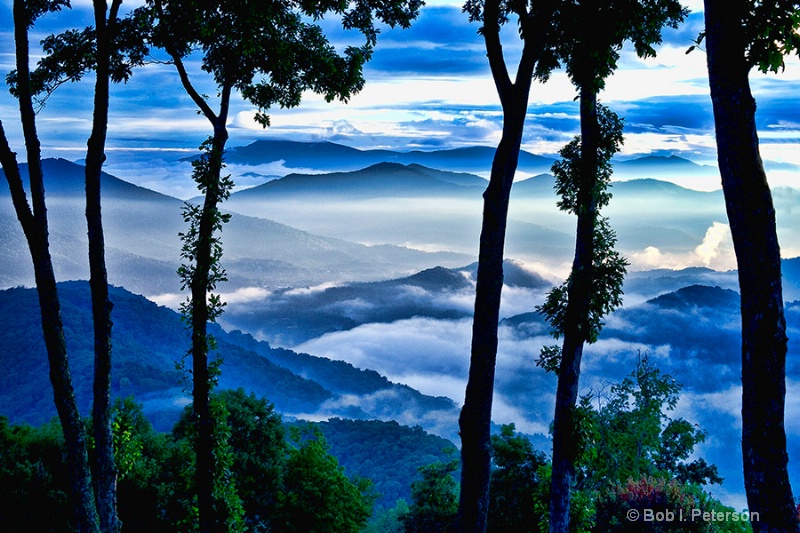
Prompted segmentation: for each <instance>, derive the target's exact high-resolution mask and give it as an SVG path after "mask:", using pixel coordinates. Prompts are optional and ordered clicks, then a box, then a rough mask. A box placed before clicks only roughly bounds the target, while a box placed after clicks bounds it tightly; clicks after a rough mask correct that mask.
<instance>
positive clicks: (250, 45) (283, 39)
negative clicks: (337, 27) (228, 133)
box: [148, 0, 422, 127]
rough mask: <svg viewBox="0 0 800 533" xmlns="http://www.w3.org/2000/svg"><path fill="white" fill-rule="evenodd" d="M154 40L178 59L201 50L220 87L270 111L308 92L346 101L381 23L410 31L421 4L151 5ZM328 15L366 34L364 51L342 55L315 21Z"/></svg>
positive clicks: (360, 82) (159, 1)
mask: <svg viewBox="0 0 800 533" xmlns="http://www.w3.org/2000/svg"><path fill="white" fill-rule="evenodd" d="M148 6H149V12H150V15H151V16H152V17H153V35H152V38H153V42H154V44H156V45H157V46H159V47H161V48H164V49H166V50H167V51H168V52H169V53H170V55H172V56H173V57H181V58H182V57H186V56H188V55H189V54H191V53H192V52H194V51H195V50H197V51H198V52H200V53H202V69H203V70H204V71H205V72H208V73H210V74H211V75H212V76H213V78H214V81H215V82H216V84H217V86H218V87H230V88H233V89H236V90H238V91H239V92H240V93H241V95H242V96H243V97H244V99H245V100H247V101H249V102H250V103H252V104H254V105H255V106H256V107H257V108H258V113H257V115H256V119H257V120H258V121H259V122H260V123H261V124H262V125H263V126H265V127H266V126H268V125H269V117H268V116H267V115H266V114H265V112H266V110H268V109H270V108H271V107H273V106H275V105H279V106H280V107H282V108H291V107H296V106H298V105H299V104H300V100H301V97H302V93H303V92H304V91H309V90H310V91H313V92H315V93H318V94H321V95H323V96H324V97H325V99H326V100H327V101H333V100H335V99H339V100H341V101H347V100H349V98H350V97H351V96H352V95H353V94H354V93H356V92H358V91H360V90H361V88H362V87H363V86H364V79H363V76H362V67H363V65H364V63H365V62H366V61H368V60H369V59H370V58H371V55H372V49H373V47H374V46H375V44H376V42H377V36H378V33H379V31H380V30H379V28H377V27H376V24H377V22H382V23H384V24H387V25H389V26H390V27H395V26H400V27H402V28H407V27H409V26H410V24H411V21H412V20H413V19H414V18H416V16H417V15H418V12H419V8H420V7H421V6H422V0H360V1H357V2H347V1H343V0H321V1H311V0H299V1H298V0H292V1H288V2H287V1H283V0H266V1H260V2H249V1H246V0H222V1H219V2H205V1H191V0H148ZM325 16H334V17H337V18H339V19H341V24H342V27H343V28H344V29H345V30H354V31H357V32H359V33H360V34H361V35H362V36H363V39H364V42H363V44H362V45H361V46H347V47H346V48H345V49H344V50H343V51H341V52H340V51H339V50H337V49H336V48H335V47H334V45H333V44H331V43H330V41H329V40H328V38H327V37H326V36H325V34H324V33H323V30H322V28H321V27H320V26H319V25H318V24H316V22H317V21H319V20H320V19H322V18H324V17H325Z"/></svg>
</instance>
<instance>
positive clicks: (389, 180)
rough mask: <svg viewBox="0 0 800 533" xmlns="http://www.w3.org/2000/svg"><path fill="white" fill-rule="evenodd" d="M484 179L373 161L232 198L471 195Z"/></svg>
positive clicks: (290, 178) (290, 179) (261, 187)
mask: <svg viewBox="0 0 800 533" xmlns="http://www.w3.org/2000/svg"><path fill="white" fill-rule="evenodd" d="M486 183H487V182H486V180H484V179H482V178H480V177H478V176H475V175H473V174H466V173H455V172H445V171H441V170H435V169H431V168H427V167H424V166H422V165H418V164H410V165H403V164H401V163H387V162H383V163H376V164H374V165H371V166H369V167H366V168H362V169H359V170H355V171H351V172H333V173H328V174H297V173H294V174H289V175H287V176H285V177H283V178H280V179H275V180H271V181H268V182H267V183H264V184H263V185H259V186H256V187H252V188H250V189H245V190H243V191H240V192H237V193H234V197H235V199H237V200H238V199H245V200H252V199H254V198H258V197H264V198H280V197H288V198H291V199H298V198H302V197H305V196H319V197H326V196H330V195H335V196H336V197H337V198H343V197H346V198H349V199H368V198H374V197H405V196H418V195H453V196H462V195H465V194H466V195H471V196H475V195H478V194H480V193H481V192H483V189H485V188H486Z"/></svg>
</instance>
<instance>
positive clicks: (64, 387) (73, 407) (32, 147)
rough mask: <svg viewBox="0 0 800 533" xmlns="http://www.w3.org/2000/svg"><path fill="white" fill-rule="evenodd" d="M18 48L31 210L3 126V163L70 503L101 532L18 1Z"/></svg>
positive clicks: (86, 526) (25, 14) (84, 528)
mask: <svg viewBox="0 0 800 533" xmlns="http://www.w3.org/2000/svg"><path fill="white" fill-rule="evenodd" d="M13 10H14V45H15V48H16V66H17V74H18V76H17V78H18V79H17V83H18V85H17V90H18V99H19V108H20V119H21V122H22V129H23V135H24V137H25V146H26V151H27V156H28V176H29V183H30V194H31V204H32V206H33V208H32V210H31V206H30V205H29V204H28V200H27V196H26V193H25V189H24V186H23V182H22V176H21V174H20V171H19V166H18V164H17V159H16V154H15V153H14V152H13V151H12V150H11V148H10V145H9V143H8V139H7V137H6V135H5V131H4V129H3V128H2V124H1V123H0V161H1V162H2V165H3V170H4V172H5V175H6V180H7V181H8V185H9V189H10V191H11V196H12V201H13V203H14V208H15V211H16V213H17V218H18V219H19V221H20V224H21V226H22V230H23V232H24V234H25V238H26V240H27V242H28V248H29V251H30V254H31V260H32V261H33V269H34V278H35V280H36V291H37V294H38V297H39V307H40V312H41V320H42V332H43V334H44V341H45V348H46V351H47V358H48V363H49V366H50V382H51V384H52V386H53V398H54V401H55V405H56V412H57V413H58V417H59V421H60V422H61V428H62V431H63V433H64V441H65V444H66V447H67V469H68V473H69V484H70V499H71V501H72V504H73V509H74V513H75V524H76V528H77V530H78V531H79V532H81V533H83V532H98V531H99V524H98V517H97V509H96V507H95V501H94V494H93V491H92V479H91V472H90V469H89V457H88V453H87V446H86V433H85V430H84V427H83V422H82V421H81V417H80V413H79V411H78V405H77V402H76V400H75V392H74V390H73V387H72V377H71V375H70V371H69V361H68V359H67V346H66V341H65V339H64V326H63V322H62V320H61V305H60V301H59V298H58V289H57V286H56V279H55V273H54V271H53V263H52V259H51V257H50V244H49V236H48V227H47V208H46V205H45V195H44V177H43V173H42V164H41V148H40V144H39V138H38V134H37V132H36V114H35V112H34V109H33V99H32V94H31V89H30V83H29V80H30V69H29V56H28V50H29V43H28V24H29V23H30V22H31V21H30V13H29V11H28V6H27V4H26V3H25V2H24V1H23V0H15V2H14V8H13Z"/></svg>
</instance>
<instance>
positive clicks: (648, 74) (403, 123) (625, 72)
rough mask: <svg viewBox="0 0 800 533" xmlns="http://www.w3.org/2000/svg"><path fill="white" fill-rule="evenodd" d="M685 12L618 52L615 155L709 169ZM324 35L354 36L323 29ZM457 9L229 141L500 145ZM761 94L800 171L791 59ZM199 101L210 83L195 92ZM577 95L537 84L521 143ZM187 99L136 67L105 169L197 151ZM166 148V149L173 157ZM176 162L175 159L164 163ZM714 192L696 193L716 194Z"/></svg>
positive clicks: (565, 87) (564, 124)
mask: <svg viewBox="0 0 800 533" xmlns="http://www.w3.org/2000/svg"><path fill="white" fill-rule="evenodd" d="M0 2H1V3H0V46H1V47H2V48H0V70H2V71H3V72H7V71H8V70H9V69H10V68H11V67H12V59H13V55H12V54H13V49H12V46H11V45H12V42H11V34H10V27H9V25H10V19H11V16H10V3H11V0H0ZM73 4H74V8H73V12H72V13H66V14H56V15H50V16H49V17H48V18H46V19H45V20H43V21H42V23H41V24H40V25H39V26H37V27H36V28H35V29H34V32H35V34H34V37H33V38H32V41H33V42H36V41H38V40H39V39H40V38H41V37H43V36H44V35H46V34H48V33H52V32H55V31H57V30H59V28H61V27H65V26H67V25H70V24H73V25H81V24H85V23H87V22H88V21H89V20H90V12H89V2H88V1H87V0H79V1H77V2H74V3H73ZM686 5H687V6H688V7H689V8H690V9H691V10H692V14H691V15H690V17H689V19H688V20H687V22H686V23H685V24H684V25H683V26H682V27H681V28H680V29H678V30H667V31H666V32H665V35H664V37H665V39H664V43H663V45H662V46H661V47H660V49H659V54H658V57H657V58H654V59H648V60H646V61H642V60H640V59H639V58H637V57H636V56H635V54H633V53H632V51H631V50H628V49H624V50H623V53H622V57H621V60H620V62H619V70H618V71H617V73H616V74H615V75H614V76H612V77H611V78H610V79H609V80H608V83H607V88H606V90H605V92H604V93H603V94H602V95H601V99H602V101H603V102H604V103H606V104H607V105H609V106H610V107H611V108H612V109H614V110H615V111H617V112H618V113H619V114H620V115H622V116H624V117H625V119H626V143H625V147H624V150H623V156H626V157H633V156H639V155H646V154H661V155H670V154H676V155H681V156H684V157H687V158H690V159H692V160H694V161H696V162H699V163H706V164H714V162H715V159H716V156H715V147H714V139H713V121H712V117H711V103H710V98H709V97H708V87H707V80H706V70H705V69H706V67H705V56H704V53H703V52H702V51H700V50H696V51H694V52H692V53H690V54H688V55H687V54H686V50H687V49H688V47H689V46H690V45H691V44H692V43H691V41H692V39H694V38H695V37H696V36H697V35H698V33H699V31H700V30H701V29H702V12H701V9H702V1H698V0H692V1H688V2H686ZM323 25H324V26H325V27H326V28H327V30H328V34H329V35H330V36H331V38H332V40H333V41H334V42H335V43H337V44H339V45H342V44H344V43H347V42H350V41H352V40H353V38H354V36H353V35H349V34H347V33H345V32H343V31H341V30H339V29H337V27H336V25H335V21H329V22H324V23H323ZM477 29H478V28H477V25H476V24H471V23H469V22H468V20H467V16H466V15H465V14H463V13H462V12H461V8H460V2H450V1H448V0H432V1H429V2H428V4H427V5H426V6H425V7H424V8H423V9H422V11H421V14H420V17H419V19H418V20H417V21H416V23H415V24H414V25H413V27H412V28H411V29H409V30H391V29H388V28H387V29H385V30H384V31H383V32H382V33H381V35H380V37H379V42H378V48H377V51H376V53H375V56H374V59H373V60H372V62H371V63H370V64H369V66H368V67H367V69H366V71H365V75H366V79H367V85H366V87H365V88H364V90H363V91H362V92H361V93H360V94H358V95H356V96H355V97H353V98H352V100H351V101H350V102H349V103H347V104H341V103H332V104H329V103H326V102H324V100H323V99H322V98H321V97H319V96H316V95H313V94H308V95H306V97H305V98H304V100H303V103H302V104H301V106H300V107H299V108H295V109H290V110H282V109H274V110H272V111H271V112H270V115H271V118H272V127H271V128H269V129H268V130H266V131H265V130H263V129H262V128H261V127H260V126H258V125H257V124H255V123H254V122H253V121H252V118H251V117H252V114H253V111H254V110H253V109H252V106H250V105H248V104H247V103H246V102H243V101H241V100H237V101H236V102H235V105H234V110H233V113H232V119H231V123H230V133H231V140H230V145H232V146H235V145H243V144H247V143H249V142H252V141H253V140H255V139H259V138H287V139H296V140H321V139H326V140H331V141H335V142H340V143H343V144H347V145H350V146H355V147H359V148H373V147H380V148H391V149H397V150H409V149H435V148H448V147H457V146H465V145H476V144H478V145H486V146H496V144H497V142H498V140H499V137H500V131H501V127H502V114H501V112H500V109H499V105H498V98H497V94H496V92H495V89H494V85H493V82H492V80H491V76H490V74H489V70H488V66H487V64H486V58H485V51H484V47H483V41H482V39H481V38H480V36H479V35H478V34H477ZM504 45H505V50H506V52H507V54H508V56H509V65H510V68H511V69H513V67H514V65H515V57H514V56H515V54H516V53H517V52H518V50H519V47H520V44H519V39H518V38H517V34H516V28H515V27H514V26H513V25H510V27H509V28H507V31H506V32H505V34H504ZM91 82H92V80H91V78H87V79H86V80H85V81H83V82H81V83H79V84H74V85H71V86H65V87H62V88H60V89H59V91H58V92H57V94H55V95H54V96H53V97H51V99H50V101H49V102H48V105H47V107H46V108H45V109H44V110H43V111H42V112H41V114H40V118H39V120H40V121H39V128H40V132H41V136H42V140H43V144H44V147H45V151H46V155H48V156H62V157H66V158H68V159H78V158H80V157H81V152H82V151H83V150H84V146H85V139H86V137H87V134H88V131H89V120H90V104H91V99H90V96H91V90H92V83H91ZM752 82H753V89H754V93H755V95H756V97H757V99H758V105H759V107H758V109H759V112H758V113H759V114H758V125H759V130H760V136H761V142H762V155H763V157H764V159H766V160H770V161H778V162H784V163H791V164H795V165H800V150H798V143H797V141H798V139H800V131H798V130H800V116H798V114H799V113H800V111H798V109H800V106H798V105H797V97H796V95H797V94H799V91H798V89H800V87H798V85H800V62H798V61H797V60H794V59H792V60H790V61H789V63H788V65H787V69H786V71H785V72H783V73H782V74H780V75H778V76H775V75H771V76H764V75H760V74H757V73H754V74H753V76H752ZM199 84H200V85H201V86H202V87H203V88H204V90H205V92H207V93H208V94H212V95H213V94H214V87H213V86H212V85H209V84H208V83H207V82H206V83H199ZM574 96H575V89H574V87H573V86H572V85H571V83H570V82H569V80H568V78H567V76H566V75H565V74H564V73H563V72H556V73H555V74H554V75H553V76H552V78H551V80H550V81H549V82H548V83H547V84H544V85H540V84H537V85H534V87H533V89H532V92H531V98H530V100H531V104H530V106H529V109H528V122H527V125H526V132H525V138H524V142H523V147H524V148H525V149H527V150H529V151H531V152H534V153H539V154H549V155H552V154H555V153H556V152H557V151H558V149H559V148H560V147H561V146H563V145H564V144H565V143H566V142H567V141H568V140H569V139H570V138H571V137H572V136H573V135H574V134H575V133H576V131H577V128H578V118H577V105H576V103H575V101H574ZM16 116H17V115H16V113H15V108H14V101H13V100H12V99H11V98H10V96H8V94H7V93H6V92H3V93H2V95H0V119H2V120H3V123H4V125H5V126H6V128H7V129H8V130H9V133H10V135H11V136H12V137H13V138H14V139H15V141H16V145H17V146H18V147H19V148H17V149H18V150H19V151H21V148H22V147H21V145H20V143H19V141H18V139H19V133H18V129H17V128H16V124H15V122H16ZM208 132H209V128H208V124H207V123H206V122H205V120H204V119H203V118H202V117H199V116H198V115H197V114H196V112H195V108H194V106H193V104H192V103H191V101H190V100H189V99H188V98H187V97H186V96H185V95H184V93H183V91H182V89H181V87H180V85H179V83H178V80H177V77H176V75H175V73H174V70H173V69H172V67H170V66H169V65H162V64H151V65H148V66H146V67H144V68H141V69H138V70H137V72H136V73H135V75H134V77H133V79H132V80H131V81H130V82H129V83H128V84H126V85H120V86H117V87H115V88H114V91H113V99H112V107H111V126H110V129H109V143H108V146H109V162H110V163H111V164H114V163H115V161H114V154H115V153H117V152H119V153H125V154H127V155H129V154H130V153H131V152H130V150H132V149H135V150H139V151H140V152H139V153H140V154H142V155H143V156H148V154H150V155H152V152H153V151H162V150H175V149H177V150H187V151H194V150H195V149H196V147H197V146H198V144H199V143H200V142H201V141H202V140H203V139H204V138H205V136H206V135H207V134H208ZM170 153H171V152H170ZM170 157H171V156H170ZM793 174H794V173H780V172H778V173H773V174H772V175H771V176H770V179H771V181H772V182H773V184H774V185H794V184H795V178H794V175H793ZM715 187H716V184H714V183H707V184H698V188H715Z"/></svg>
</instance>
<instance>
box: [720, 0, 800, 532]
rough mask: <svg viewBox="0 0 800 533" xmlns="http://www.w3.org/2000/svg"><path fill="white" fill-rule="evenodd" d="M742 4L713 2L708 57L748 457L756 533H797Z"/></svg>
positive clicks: (772, 244) (769, 221)
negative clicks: (735, 290)
mask: <svg viewBox="0 0 800 533" xmlns="http://www.w3.org/2000/svg"><path fill="white" fill-rule="evenodd" d="M745 9H747V2H744V1H742V0H736V1H735V2H734V1H733V0H706V1H705V17H706V49H707V57H708V74H709V84H710V88H711V99H712V103H713V109H714V122H715V128H716V135H717V158H718V162H719V168H720V174H721V176H722V189H723V192H724V195H725V205H726V209H727V212H728V221H729V223H730V228H731V234H732V236H733V244H734V250H735V252H736V259H737V263H738V269H739V287H740V291H741V311H742V455H743V461H744V481H745V490H746V492H747V503H748V506H749V510H750V512H755V513H758V515H759V519H758V520H757V521H753V524H752V525H753V529H754V530H755V531H756V532H773V531H776V532H777V531H781V532H783V531H795V532H796V531H798V523H797V518H796V514H795V511H796V510H795V506H794V499H793V496H792V489H791V485H790V483H789V476H788V472H787V463H788V456H787V453H786V432H785V429H784V404H785V395H786V350H787V337H786V322H785V319H784V313H783V295H782V288H781V258H780V247H779V244H778V237H777V233H776V229H775V209H774V207H773V204H772V196H771V194H770V189H769V185H768V184H767V178H766V174H765V172H764V167H763V164H762V162H761V155H760V153H759V147H758V135H757V133H756V124H755V110H756V103H755V100H754V99H753V96H752V94H751V92H750V83H749V80H748V73H749V71H750V66H749V65H748V63H747V60H746V57H745V50H746V48H745V45H746V43H744V41H743V38H742V35H743V34H744V32H743V31H741V24H742V23H741V21H742V20H743V18H742V17H741V14H742V13H744V10H745Z"/></svg>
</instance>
